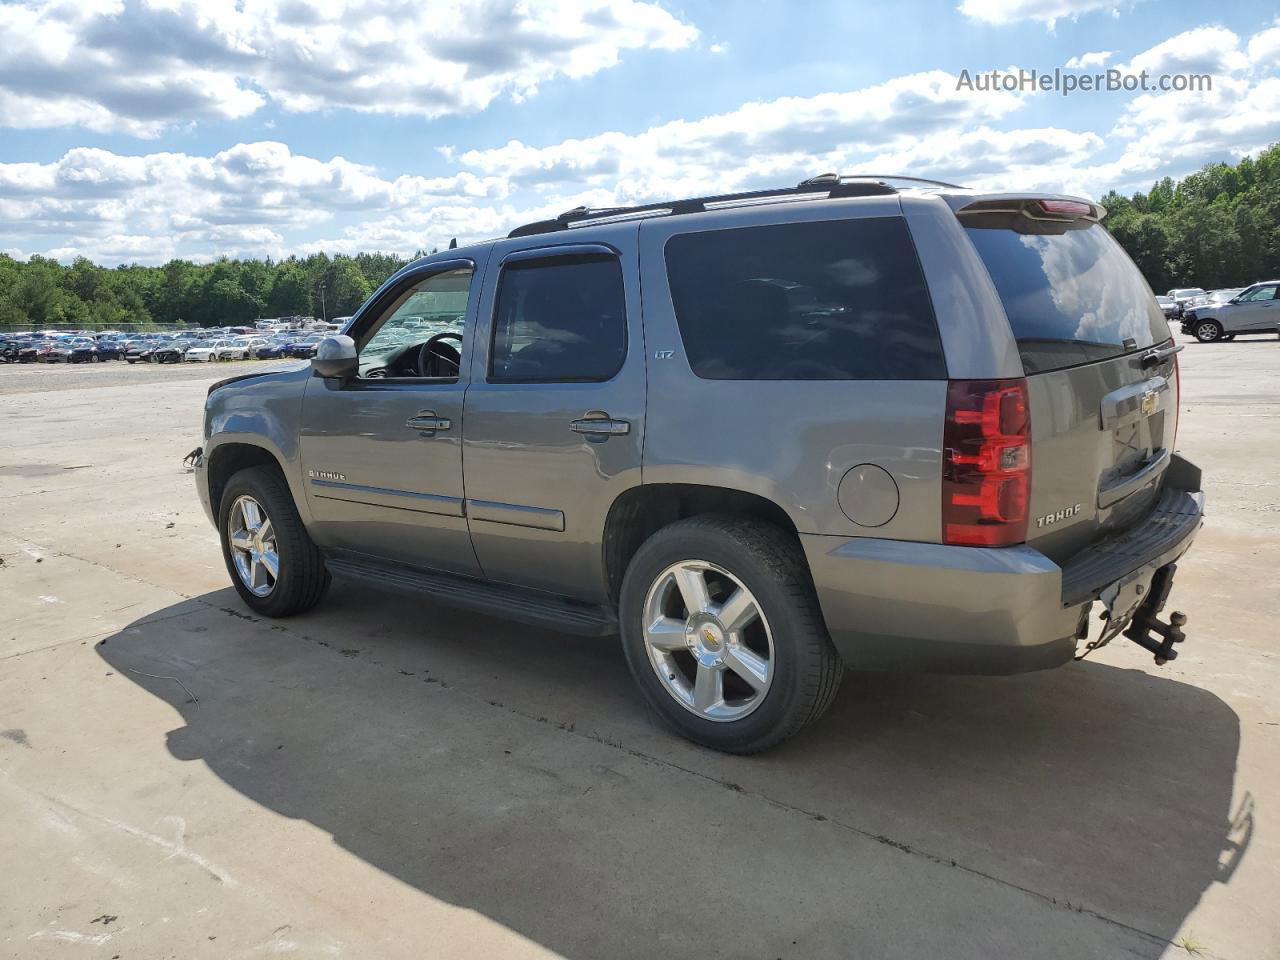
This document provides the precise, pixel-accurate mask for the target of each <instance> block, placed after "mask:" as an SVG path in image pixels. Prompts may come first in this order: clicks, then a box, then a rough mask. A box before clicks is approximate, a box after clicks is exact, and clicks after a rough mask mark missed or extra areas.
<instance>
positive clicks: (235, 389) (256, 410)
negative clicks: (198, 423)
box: [203, 367, 311, 523]
mask: <svg viewBox="0 0 1280 960" xmlns="http://www.w3.org/2000/svg"><path fill="white" fill-rule="evenodd" d="M310 376H311V370H310V368H309V367H301V368H298V369H293V370H283V371H280V372H278V373H269V374H264V375H263V376H260V377H253V378H252V379H247V380H239V381H236V382H232V383H227V384H223V385H218V386H217V387H216V388H215V389H212V390H210V392H209V397H208V399H207V400H206V402H205V417H204V444H203V446H204V461H205V463H206V464H207V465H210V466H211V465H213V464H214V463H215V462H216V460H217V457H218V451H219V449H222V448H225V447H226V446H228V445H230V444H247V445H249V446H254V447H259V448H261V449H263V450H265V451H267V452H268V453H269V454H271V455H272V456H273V457H274V458H275V459H276V462H277V463H278V464H279V465H280V470H281V472H282V473H283V474H284V478H285V481H286V482H287V483H288V484H289V490H290V492H291V493H292V494H293V500H294V503H295V504H296V505H297V507H298V513H299V515H301V517H302V520H303V522H304V523H310V521H311V516H310V511H309V510H308V508H307V498H306V496H305V491H304V489H303V484H302V471H301V466H300V459H299V453H298V427H299V420H300V417H301V414H302V396H303V390H304V388H305V387H306V383H307V380H308V379H309V378H310Z"/></svg>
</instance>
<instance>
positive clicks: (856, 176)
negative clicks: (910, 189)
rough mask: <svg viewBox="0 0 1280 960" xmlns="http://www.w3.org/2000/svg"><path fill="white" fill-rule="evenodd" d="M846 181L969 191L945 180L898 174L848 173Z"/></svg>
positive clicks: (845, 177) (845, 176)
mask: <svg viewBox="0 0 1280 960" xmlns="http://www.w3.org/2000/svg"><path fill="white" fill-rule="evenodd" d="M842 179H844V180H905V181H906V182H907V183H928V184H931V185H933V186H935V187H946V188H947V189H948V190H967V189H968V187H962V186H960V184H958V183H947V181H945V180H930V179H929V178H928V177H904V176H902V175H901V174H898V173H846V174H845V175H844V177H843V178H842Z"/></svg>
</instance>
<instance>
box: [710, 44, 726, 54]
mask: <svg viewBox="0 0 1280 960" xmlns="http://www.w3.org/2000/svg"><path fill="white" fill-rule="evenodd" d="M707 50H708V51H709V52H711V53H716V54H720V53H728V52H729V45H728V44H727V43H713V44H712V45H711V46H709V47H707Z"/></svg>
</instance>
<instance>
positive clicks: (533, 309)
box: [489, 255, 627, 383]
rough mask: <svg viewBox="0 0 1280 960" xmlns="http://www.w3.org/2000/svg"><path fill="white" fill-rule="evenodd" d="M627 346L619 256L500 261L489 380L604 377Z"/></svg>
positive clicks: (619, 365)
mask: <svg viewBox="0 0 1280 960" xmlns="http://www.w3.org/2000/svg"><path fill="white" fill-rule="evenodd" d="M626 353H627V314H626V304H625V300H624V298H623V293H622V267H621V265H620V264H619V263H618V258H617V257H614V256H609V255H599V256H597V255H588V256H572V257H548V258H545V259H539V260H524V261H517V262H515V263H512V264H508V265H507V266H506V267H505V268H503V271H502V279H501V281H500V282H499V284H498V301H497V306H496V307H495V309H494V318H493V349H492V351H491V354H490V361H489V379H490V380H495V381H502V380H506V381H517V382H523V383H529V382H539V381H541V382H546V381H556V382H565V381H582V380H608V379H610V378H611V377H612V376H613V375H614V374H615V373H617V372H618V371H619V370H620V369H622V361H623V359H624V358H625V357H626Z"/></svg>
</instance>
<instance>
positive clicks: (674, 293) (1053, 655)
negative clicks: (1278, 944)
mask: <svg viewBox="0 0 1280 960" xmlns="http://www.w3.org/2000/svg"><path fill="white" fill-rule="evenodd" d="M806 196H807V197H811V198H812V199H810V200H809V202H805V203H795V202H787V201H791V200H794V199H796V198H803V197H806ZM710 200H715V201H716V204H715V208H714V209H708V208H707V204H708V202H709V201H710ZM1104 215H1105V211H1104V210H1103V209H1102V208H1100V207H1099V206H1097V205H1096V204H1093V203H1090V202H1088V201H1084V200H1079V199H1076V198H1068V197H1045V196H1037V195H1028V194H1009V193H981V192H974V191H968V190H963V189H959V188H951V187H949V186H947V185H939V186H937V187H935V188H930V189H915V188H903V189H901V190H899V189H895V188H894V187H892V186H891V185H890V184H888V183H885V182H882V181H871V180H867V179H863V180H841V179H838V178H835V177H823V178H818V179H815V180H812V181H806V182H805V183H802V184H800V185H799V186H798V187H796V188H791V189H783V190H776V191H766V192H759V193H752V194H742V195H736V196H731V197H716V198H707V199H706V200H688V201H681V202H677V203H664V204H655V205H653V206H651V207H637V208H631V209H626V210H609V211H589V210H582V209H579V210H576V211H571V212H570V213H567V214H564V215H562V216H560V217H558V218H556V219H554V220H549V221H543V222H539V223H534V224H529V225H526V226H524V227H520V228H518V229H516V230H514V231H513V232H512V233H511V234H510V236H509V237H508V238H506V239H502V240H497V241H488V242H485V243H479V244H474V245H471V246H468V247H461V248H458V249H450V250H448V251H447V252H442V253H439V254H435V255H432V256H429V257H425V258H423V259H421V260H418V261H415V262H414V263H412V264H411V265H409V266H408V267H406V268H405V269H403V270H401V271H400V272H399V273H397V274H396V275H395V276H394V277H392V278H391V279H390V280H389V281H388V282H387V283H386V284H384V285H383V287H382V288H381V289H379V290H378V291H377V292H376V293H375V294H374V295H373V297H372V298H371V299H370V300H369V301H368V302H367V303H366V304H365V305H364V306H363V307H362V308H361V309H360V310H359V312H358V313H357V314H356V315H355V318H354V319H353V320H352V322H351V324H350V326H349V327H348V334H349V335H340V336H334V337H330V338H328V339H326V340H325V341H324V342H323V343H322V344H321V345H320V347H319V349H318V351H317V353H316V356H315V357H314V359H313V360H312V361H311V363H310V365H309V366H308V367H296V368H293V369H288V370H275V371H270V372H262V373H256V374H251V375H249V376H248V377H235V378H233V379H231V380H227V381H224V382H223V383H222V384H215V385H214V386H213V387H212V388H211V389H210V390H209V392H208V396H207V398H206V401H205V404H206V409H205V415H204V418H203V422H204V424H205V431H206V432H205V436H204V439H203V444H202V447H201V449H200V450H199V451H197V452H196V462H197V467H196V471H195V473H196V485H197V490H198V492H199V496H200V499H201V501H202V503H203V505H204V508H205V510H206V512H207V513H208V515H209V518H210V520H211V521H212V522H213V523H214V525H215V528H216V530H217V531H218V534H219V537H220V540H221V545H222V551H223V557H224V560H225V563H226V566H227V570H228V574H229V576H230V578H231V581H232V583H233V585H234V587H235V589H236V590H237V591H238V592H239V595H240V597H241V598H242V600H243V601H244V603H245V604H246V605H247V606H248V607H249V608H250V609H252V610H254V611H255V612H257V613H259V614H262V615H265V616H288V615H290V614H294V613H298V612H300V611H302V610H306V609H308V608H310V607H312V606H314V605H315V604H316V603H318V602H319V601H320V599H321V597H322V596H323V595H324V593H325V590H326V588H327V586H328V583H329V577H330V572H331V571H332V572H333V573H339V574H342V575H347V576H351V577H354V578H359V579H364V580H367V581H371V582H373V583H376V584H380V585H396V586H399V587H404V588H408V589H413V590H420V591H424V592H427V593H430V594H432V595H433V596H437V597H439V598H441V599H443V600H445V601H450V602H453V603H457V604H460V605H463V606H467V607H471V608H475V609H481V610H485V611H488V612H491V613H496V614H501V615H504V616H508V617H512V618H515V619H518V620H522V621H524V622H526V623H533V624H538V625H540V626H542V627H553V628H555V629H560V630H564V631H571V632H578V633H587V634H597V635H610V634H615V633H620V634H621V639H622V648H623V651H624V653H625V657H626V660H627V663H628V665H629V667H630V669H631V672H632V674H633V676H634V678H635V680H636V682H637V684H638V685H639V687H640V690H641V691H642V693H643V695H644V697H645V698H646V699H647V701H648V702H649V703H650V704H651V705H652V707H653V709H654V710H655V711H656V712H657V713H658V714H659V715H660V716H661V717H663V718H664V719H665V720H666V721H667V722H668V723H669V724H670V725H671V726H672V727H673V728H675V729H676V730H677V731H679V732H680V733H681V734H683V735H684V736H686V737H689V738H690V739H692V740H695V741H697V742H699V743H702V744H705V745H707V746H710V747H714V748H716V749H720V750H726V751H732V752H740V753H748V752H753V751H757V750H762V749H765V748H767V747H769V746H771V745H773V744H776V743H778V742H779V741H780V740H782V739H784V738H786V737H788V736H790V735H792V734H794V733H796V732H797V731H799V730H800V729H801V728H802V727H804V726H805V725H806V724H808V723H809V722H811V721H812V720H813V719H814V718H816V717H817V716H819V715H820V714H821V713H822V712H823V711H824V709H825V708H826V707H827V706H828V704H829V703H830V702H831V700H832V697H833V696H834V694H835V691H836V688H837V687H838V686H839V682H840V678H841V676H842V674H843V670H844V667H845V666H849V667H853V668H856V669H860V670H866V669H910V670H931V671H937V670H944V671H945V670H950V671H968V672H976V673H1017V672H1019V671H1027V670H1036V669H1043V668H1048V667H1054V666H1058V665H1061V664H1064V663H1067V662H1070V661H1071V659H1072V658H1073V656H1074V655H1075V654H1076V652H1077V648H1078V647H1079V646H1080V645H1081V642H1082V640H1083V639H1084V638H1085V637H1086V636H1087V631H1088V629H1089V623H1090V616H1089V615H1090V611H1091V610H1093V609H1095V608H1096V607H1097V606H1098V605H1101V607H1102V608H1103V612H1104V613H1105V614H1106V616H1107V618H1108V619H1107V620H1106V626H1105V632H1104V633H1102V634H1101V635H1099V636H1098V637H1097V639H1096V640H1094V641H1092V642H1091V643H1090V644H1089V646H1088V647H1086V650H1087V651H1092V650H1094V649H1096V648H1097V647H1098V646H1099V645H1101V644H1102V643H1105V642H1107V641H1109V640H1111V639H1112V638H1113V637H1116V636H1118V635H1119V632H1120V631H1121V630H1123V631H1124V635H1125V636H1126V637H1128V638H1129V639H1132V640H1134V641H1135V642H1137V643H1139V644H1140V645H1142V646H1143V647H1145V648H1146V649H1148V650H1149V651H1151V652H1152V653H1154V654H1155V656H1156V658H1157V662H1165V661H1167V660H1169V659H1172V658H1173V657H1175V656H1176V655H1177V650H1176V649H1175V642H1176V641H1178V640H1179V639H1181V638H1182V637H1183V631H1182V629H1181V628H1182V625H1183V624H1184V623H1185V617H1184V616H1182V615H1181V614H1179V613H1174V614H1173V615H1172V616H1170V617H1169V619H1168V621H1167V622H1165V621H1161V620H1159V619H1158V618H1159V615H1160V613H1161V611H1162V609H1163V607H1164V605H1165V603H1166V601H1167V599H1168V596H1169V591H1170V589H1171V586H1172V583H1173V579H1174V574H1175V570H1176V564H1177V563H1178V562H1179V561H1180V560H1181V558H1182V556H1183V554H1184V553H1185V552H1186V550H1187V549H1188V548H1189V547H1190V545H1191V543H1192V540H1193V539H1194V537H1195V535H1196V532H1197V531H1198V529H1199V527H1200V525H1201V522H1202V515H1203V503H1204V498H1203V494H1202V493H1201V492H1200V477H1199V470H1198V469H1197V468H1196V467H1195V466H1193V465H1192V464H1191V463H1189V462H1188V461H1186V460H1184V459H1183V458H1182V457H1180V456H1178V455H1176V454H1174V453H1173V452H1172V447H1173V441H1174V436H1175V432H1176V428H1177V419H1178V403H1177V395H1178V389H1179V375H1178V366H1177V350H1178V349H1179V348H1178V346H1177V345H1176V344H1175V343H1174V341H1173V338H1172V336H1171V335H1170V331H1169V325H1168V323H1167V322H1166V321H1165V319H1164V317H1163V316H1162V315H1161V312H1160V310H1159V309H1158V308H1157V307H1156V303H1155V299H1154V297H1153V296H1152V293H1151V289H1150V288H1149V287H1148V286H1147V284H1146V282H1145V281H1144V280H1143V279H1142V276H1141V274H1140V273H1139V272H1138V270H1137V268H1136V267H1135V266H1134V265H1133V263H1132V261H1130V260H1129V258H1128V257H1127V256H1126V255H1125V253H1124V251H1123V250H1122V249H1121V248H1120V246H1119V245H1118V244H1117V243H1116V241H1115V240H1114V239H1113V238H1112V237H1111V235H1110V234H1109V233H1108V232H1107V231H1106V230H1105V229H1104V228H1103V227H1102V226H1101V225H1100V221H1101V219H1102V217H1103V216H1104ZM593 221H594V222H593ZM570 227H572V228H573V229H572V231H571V232H569V229H568V228H570ZM642 288H643V291H644V296H643V298H642V297H641V289H642ZM933 304H938V305H939V308H938V310H937V312H936V313H935V310H934V307H933ZM942 305H945V309H943V306H942ZM408 314H434V315H436V316H439V317H446V316H449V315H459V314H460V315H462V316H464V323H463V325H462V327H461V329H460V330H452V329H450V330H445V331H441V332H436V333H424V334H422V335H421V337H420V338H419V339H417V340H415V341H411V342H409V343H405V342H403V341H402V340H400V339H396V340H395V341H393V342H390V343H389V342H387V341H386V340H384V339H383V331H384V330H399V331H401V332H402V331H403V329H404V328H403V326H402V325H401V324H400V322H399V320H400V318H401V317H402V316H404V315H408ZM316 379H319V380H321V381H323V383H317V382H315V381H316ZM373 381H378V383H379V386H378V387H377V388H376V389H371V387H372V386H373ZM397 450H398V451H400V452H398V453H397V452H395V451H397Z"/></svg>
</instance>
